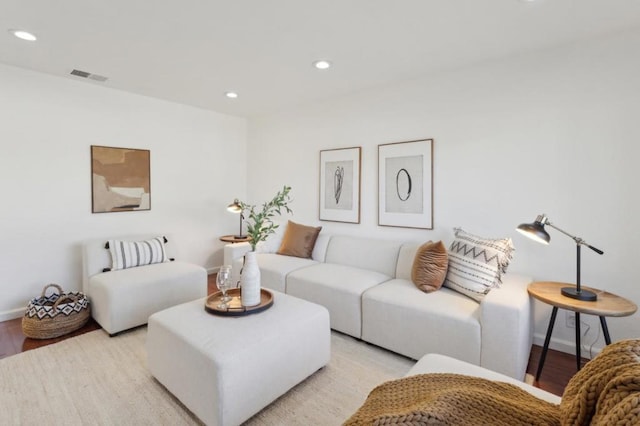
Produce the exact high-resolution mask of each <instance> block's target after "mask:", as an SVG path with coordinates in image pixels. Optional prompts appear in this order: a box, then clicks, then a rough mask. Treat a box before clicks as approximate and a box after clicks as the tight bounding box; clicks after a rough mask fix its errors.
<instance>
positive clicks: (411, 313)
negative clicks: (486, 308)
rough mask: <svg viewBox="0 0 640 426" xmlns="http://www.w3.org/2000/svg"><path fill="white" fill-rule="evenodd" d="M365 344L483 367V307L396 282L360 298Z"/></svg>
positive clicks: (446, 291)
mask: <svg viewBox="0 0 640 426" xmlns="http://www.w3.org/2000/svg"><path fill="white" fill-rule="evenodd" d="M362 339H363V340H366V341H367V342H371V343H373V344H375V345H378V346H382V347H383V348H387V349H390V350H392V351H394V352H398V353H400V354H402V355H405V356H408V357H410V358H413V359H419V358H421V357H422V356H423V355H424V354H426V353H430V352H434V353H440V354H444V355H448V356H452V357H454V358H458V359H461V360H463V361H467V362H470V363H473V364H476V365H479V364H480V348H481V344H480V343H481V326H480V305H479V304H478V302H475V301H474V300H471V299H470V298H468V297H466V296H463V295H462V294H460V293H457V292H455V291H453V290H451V289H449V288H441V289H440V290H438V291H436V292H433V293H424V292H422V291H420V290H419V289H417V288H416V286H415V285H414V284H413V283H412V282H411V281H409V280H404V279H394V280H390V281H387V282H385V283H383V284H380V285H378V286H375V287H373V288H371V289H369V290H367V291H366V292H365V293H364V295H363V296H362Z"/></svg>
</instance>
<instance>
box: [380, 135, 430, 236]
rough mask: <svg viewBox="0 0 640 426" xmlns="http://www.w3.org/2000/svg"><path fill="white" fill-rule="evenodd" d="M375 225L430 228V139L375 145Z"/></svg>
mask: <svg viewBox="0 0 640 426" xmlns="http://www.w3.org/2000/svg"><path fill="white" fill-rule="evenodd" d="M378 225H380V226H398V227H403V228H420V229H433V139H423V140H416V141H408V142H397V143H389V144H382V145H378Z"/></svg>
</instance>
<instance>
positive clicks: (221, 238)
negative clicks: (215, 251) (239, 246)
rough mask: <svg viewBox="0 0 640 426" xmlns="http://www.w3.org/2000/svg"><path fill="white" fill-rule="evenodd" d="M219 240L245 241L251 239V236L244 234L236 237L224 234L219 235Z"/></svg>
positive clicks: (228, 241) (227, 241) (230, 241)
mask: <svg viewBox="0 0 640 426" xmlns="http://www.w3.org/2000/svg"><path fill="white" fill-rule="evenodd" d="M220 241H224V242H225V243H232V244H233V243H246V242H247V241H251V237H250V236H248V235H245V236H244V237H242V238H238V237H237V236H236V235H224V236H222V237H220Z"/></svg>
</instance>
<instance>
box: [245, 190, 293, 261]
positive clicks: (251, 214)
mask: <svg viewBox="0 0 640 426" xmlns="http://www.w3.org/2000/svg"><path fill="white" fill-rule="evenodd" d="M290 192H291V187H290V186H286V185H285V186H284V187H283V188H282V190H281V191H278V193H277V194H276V195H275V197H273V199H272V200H271V201H269V202H266V203H264V204H262V210H258V208H257V207H256V206H255V205H252V204H247V203H245V202H243V201H240V207H241V208H242V211H243V212H247V213H248V214H246V215H245V216H246V217H247V220H246V221H245V223H246V224H247V235H249V236H250V237H251V241H250V243H251V250H253V251H255V250H256V246H257V244H258V243H259V242H260V241H264V240H266V239H267V237H268V236H269V235H271V234H273V233H274V232H275V231H276V229H277V228H278V226H279V225H278V224H276V223H273V220H272V219H273V217H274V216H275V215H276V214H277V215H278V216H280V215H282V211H283V210H284V211H285V212H286V213H293V211H292V210H291V209H290V208H289V203H290V202H291V195H290Z"/></svg>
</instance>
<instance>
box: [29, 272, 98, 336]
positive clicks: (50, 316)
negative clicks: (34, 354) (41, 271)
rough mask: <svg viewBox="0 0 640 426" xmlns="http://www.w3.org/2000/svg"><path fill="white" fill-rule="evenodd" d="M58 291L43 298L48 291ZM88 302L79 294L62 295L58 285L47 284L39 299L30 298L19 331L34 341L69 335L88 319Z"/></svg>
mask: <svg viewBox="0 0 640 426" xmlns="http://www.w3.org/2000/svg"><path fill="white" fill-rule="evenodd" d="M50 287H54V288H55V289H56V290H57V291H58V292H57V293H53V294H51V295H50V296H46V295H45V293H46V292H47V289H49V288H50ZM89 314H90V308H89V299H87V297H86V296H85V295H84V294H83V293H80V292H70V293H64V292H63V291H62V287H60V286H59V285H57V284H48V285H46V286H45V287H44V288H43V289H42V294H41V295H40V297H36V298H33V299H31V301H30V302H29V304H28V305H27V310H26V312H25V313H24V316H23V317H22V332H23V333H24V335H25V336H27V337H31V338H33V339H51V338H53V337H58V336H62V335H63V334H67V333H71V332H72V331H75V330H77V329H79V328H81V327H82V326H83V325H85V324H86V322H87V321H88V320H89Z"/></svg>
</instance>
